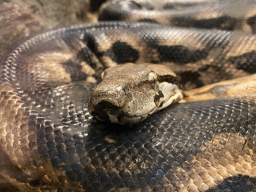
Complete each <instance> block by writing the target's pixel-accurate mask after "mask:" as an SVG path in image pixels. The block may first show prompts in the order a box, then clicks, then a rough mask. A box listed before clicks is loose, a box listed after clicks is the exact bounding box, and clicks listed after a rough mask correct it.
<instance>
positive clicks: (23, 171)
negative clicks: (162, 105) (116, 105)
mask: <svg viewBox="0 0 256 192" xmlns="http://www.w3.org/2000/svg"><path fill="white" fill-rule="evenodd" d="M97 2H99V3H102V1H97ZM202 5H203V4H200V6H202ZM242 5H243V7H241V6H238V8H236V9H234V10H235V11H237V10H239V9H240V10H242V12H243V11H244V12H246V14H245V13H244V15H246V16H245V17H244V18H243V17H242V20H241V21H235V22H234V18H233V17H231V16H230V17H222V16H223V15H221V14H220V15H219V14H217V13H219V12H218V10H217V11H216V12H214V11H209V10H211V9H210V8H209V6H208V8H207V9H203V10H204V11H205V12H206V13H207V14H208V13H213V14H215V15H217V17H218V18H221V17H222V19H223V18H224V20H223V21H224V22H223V23H221V24H219V23H217V25H218V26H220V27H223V28H224V29H230V28H234V23H235V24H237V23H239V25H240V24H241V26H240V27H239V26H235V29H236V27H239V29H245V30H244V31H245V33H244V32H242V33H241V32H239V33H237V32H234V33H233V32H220V31H219V33H218V31H216V30H215V31H214V32H213V31H210V32H209V31H208V32H206V31H200V30H197V29H193V30H190V29H180V28H177V29H174V28H173V29H169V28H168V27H162V26H161V27H159V25H153V24H152V25H150V24H143V23H122V22H121V23H119V22H112V23H100V24H95V25H87V24H85V25H80V26H72V27H70V28H69V27H63V28H57V29H53V30H49V31H47V32H42V33H41V34H36V35H34V36H32V37H30V38H28V39H27V40H24V41H23V42H20V43H19V44H17V45H16V46H13V47H12V48H10V49H9V50H7V51H6V52H5V53H4V54H3V55H1V59H0V62H1V63H0V69H1V73H0V82H1V83H0V85H1V86H0V106H1V107H0V154H1V155H0V160H1V161H0V174H1V175H2V176H3V177H4V178H5V179H6V180H8V181H9V182H10V183H11V184H13V185H15V186H16V187H17V188H18V189H19V190H20V191H54V190H55V191H56V190H59V191H65V190H66V191H164V190H165V191H189V190H193V191H207V190H211V189H212V190H225V189H229V190H230V191H232V190H233V191H238V190H241V189H242V190H244V191H253V190H255V186H256V181H255V174H256V167H255V163H256V161H255V139H254V137H255V135H256V133H255V130H256V129H255V122H256V119H255V115H256V114H255V112H256V111H255V110H256V108H255V106H256V103H255V88H254V84H255V75H251V76H246V77H241V78H238V79H235V80H230V81H223V82H220V83H217V84H212V85H207V86H206V87H202V88H200V89H194V90H191V91H185V92H184V95H185V96H187V97H185V98H184V100H183V101H181V102H180V103H179V104H175V105H173V106H172V107H168V108H166V109H164V110H161V111H159V112H158V113H156V114H153V115H152V116H151V117H149V118H148V119H146V120H145V121H142V122H140V123H138V124H134V125H133V126H130V127H128V126H123V125H115V124H110V123H102V122H98V121H95V120H94V119H93V118H92V116H91V115H90V114H89V112H88V107H87V106H88V97H89V91H88V90H89V89H90V88H91V86H94V85H95V82H96V81H97V80H98V79H99V76H98V75H99V74H100V72H101V71H103V69H104V68H106V67H109V66H113V65H116V64H117V63H115V62H113V61H114V60H117V58H110V56H109V55H104V53H106V52H107V53H109V52H111V51H113V50H115V49H112V50H111V48H113V47H112V46H113V45H114V44H115V43H116V42H117V41H119V42H121V41H122V43H121V45H123V46H124V47H130V49H131V50H135V51H137V52H138V53H139V57H138V59H137V60H136V63H140V62H153V63H161V62H162V59H163V57H161V53H160V52H159V47H161V50H164V51H166V50H168V47H167V48H166V47H164V46H169V45H171V46H172V49H171V50H174V51H176V52H177V54H178V53H181V51H182V50H183V51H184V50H185V51H184V52H186V54H183V55H182V54H181V56H179V57H177V58H176V57H175V58H174V59H173V58H172V59H173V60H175V61H178V62H174V61H171V62H170V61H163V64H166V65H169V66H171V67H175V69H173V70H174V71H175V70H176V72H178V73H180V74H181V75H183V76H186V75H189V74H190V75H191V77H190V78H188V81H187V82H185V83H184V84H185V86H186V83H187V84H188V85H187V87H188V88H187V89H191V88H193V87H195V85H194V84H193V83H194V82H192V81H191V79H193V77H196V75H198V77H199V78H198V79H197V84H196V85H198V84H200V83H201V85H204V84H208V83H215V81H217V80H225V79H229V78H235V77H240V76H245V75H249V74H251V73H250V69H248V67H250V66H249V65H245V69H247V71H246V70H244V69H237V68H236V65H238V66H239V65H241V63H243V60H244V59H248V62H251V64H253V61H254V60H253V54H251V55H250V54H248V53H253V51H255V40H256V39H255V36H254V35H248V34H246V33H247V32H250V31H254V30H253V29H250V27H253V25H254V20H253V18H254V13H253V11H251V12H250V10H251V8H252V10H253V6H254V4H252V5H249V6H248V5H244V4H242ZM248 7H249V8H250V9H248ZM149 8H150V7H148V8H144V11H145V9H149ZM179 8H180V7H179ZM231 8H232V9H231ZM231 8H230V9H227V10H226V12H225V14H227V12H230V11H232V10H233V7H231ZM242 8H243V9H242ZM180 9H181V8H180ZM191 9H192V8H191V7H189V8H186V10H191ZM194 10H201V9H197V8H195V9H194ZM97 11H98V9H96V8H95V7H94V4H92V5H91V12H94V13H95V12H97ZM128 11H130V12H131V13H133V14H134V12H133V11H134V10H128ZM176 12H177V13H178V12H180V11H179V10H178V11H176ZM247 12H248V14H247ZM141 13H143V10H142V12H141ZM193 13H195V16H194V17H192V20H191V21H189V22H187V21H186V22H185V21H183V18H181V19H180V20H178V21H177V19H176V21H175V17H176V14H173V13H172V14H171V15H174V16H175V17H174V18H172V19H171V18H170V19H169V18H168V21H172V22H174V23H178V24H180V23H181V24H182V25H187V24H193V25H195V24H197V20H198V19H199V20H200V22H199V23H201V22H202V21H203V20H207V21H210V19H211V18H213V20H215V19H216V17H213V16H211V15H210V14H209V15H210V18H209V15H206V17H204V15H205V13H204V12H202V11H201V12H200V13H199V12H196V11H194V12H193ZM231 13H232V12H231ZM139 14H140V13H139ZM139 14H138V15H139ZM150 14H151V13H150ZM158 14H159V12H158ZM158 14H152V15H157V18H158V19H155V18H149V19H148V20H152V21H158V22H159V21H161V20H162V21H164V22H167V19H166V17H164V18H163V19H159V15H158ZM225 14H224V16H225ZM184 15H185V17H186V14H184ZM190 15H191V14H190ZM242 16H243V15H242ZM126 17H127V18H129V17H130V16H129V15H126ZM248 17H249V18H248ZM122 18H124V17H122ZM218 18H217V20H218ZM225 18H226V19H225ZM141 19H142V20H145V17H144V18H141ZM244 19H245V20H244ZM219 20H221V19H219ZM229 21H231V24H229ZM150 27H152V28H150ZM127 28H128V29H127ZM169 30H171V31H172V32H170V33H169V35H166V33H164V32H166V31H169ZM143 32H144V34H147V35H148V36H149V37H151V40H152V41H149V40H148V39H147V38H146V36H143V37H142V36H139V33H140V34H142V33H143ZM145 32H148V33H145ZM230 33H231V35H230ZM85 34H88V36H89V37H88V39H86V37H85V36H84V35H85ZM170 34H172V35H173V34H176V35H173V36H171V35H170ZM117 35H118V36H117ZM168 37H171V38H174V37H176V38H175V40H174V39H169V38H168ZM143 38H144V40H143ZM145 39H147V40H148V42H147V41H145ZM149 39H150V38H149ZM95 40H96V41H95ZM97 40H98V41H97ZM153 40H154V41H153ZM135 41H136V42H135ZM141 42H143V44H140V43H141ZM107 43H109V44H107ZM117 45H120V44H117ZM150 45H151V47H150ZM83 49H84V50H83ZM108 50H109V52H108ZM164 51H163V53H164ZM195 51H206V53H205V54H206V55H203V56H201V57H202V58H200V57H195V58H193V56H195V55H194V54H195ZM82 53H84V54H85V55H86V56H88V57H86V58H84V57H85V56H84V55H82ZM189 54H192V57H188V56H187V55H189ZM246 54H248V55H246ZM124 55H125V54H124ZM128 55H129V54H128ZM175 55H176V54H175ZM168 56H170V55H167V56H166V57H167V58H169V57H168ZM166 57H165V58H166ZM169 59H170V58H169ZM237 59H238V60H237ZM195 60H196V61H195ZM233 60H234V61H235V64H234V62H233ZM181 61H183V62H185V61H186V62H185V63H183V64H181ZM192 61H193V62H192ZM198 64H199V66H198ZM183 67H185V69H184V68H183ZM221 69H222V70H221ZM79 70H81V71H80V72H79ZM188 72H190V73H188ZM124 73H125V72H124ZM76 75H77V76H76ZM193 75H194V76H193ZM215 75H218V76H217V77H216V76H215ZM72 77H73V78H72ZM215 77H216V78H215ZM74 79H75V80H79V81H78V82H73V81H74ZM194 80H195V79H193V81H194ZM189 83H191V84H192V85H189ZM191 101H192V102H191Z"/></svg>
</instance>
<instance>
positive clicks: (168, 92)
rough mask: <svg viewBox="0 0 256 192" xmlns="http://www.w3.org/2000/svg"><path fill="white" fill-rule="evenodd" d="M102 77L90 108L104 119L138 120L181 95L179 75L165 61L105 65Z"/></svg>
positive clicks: (92, 95)
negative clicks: (178, 84) (177, 77)
mask: <svg viewBox="0 0 256 192" xmlns="http://www.w3.org/2000/svg"><path fill="white" fill-rule="evenodd" d="M102 77H103V80H102V82H101V83H99V84H98V85H97V86H96V87H94V88H93V90H92V93H91V97H90V101H89V112H90V113H91V114H92V115H93V116H94V117H96V118H97V119H100V120H103V121H110V122H113V123H120V124H133V123H137V122H139V121H142V120H144V119H146V118H147V117H148V116H150V115H151V114H153V113H154V112H156V111H159V110H161V109H163V108H165V107H167V106H169V105H170V104H172V103H175V102H177V101H179V100H180V99H182V93H181V91H180V90H179V88H178V86H177V85H176V84H175V82H176V75H175V73H174V72H173V71H171V70H170V69H169V68H168V67H167V66H165V65H157V64H131V63H128V64H124V65H119V66H116V67H113V68H109V69H106V70H105V71H104V72H103V75H102Z"/></svg>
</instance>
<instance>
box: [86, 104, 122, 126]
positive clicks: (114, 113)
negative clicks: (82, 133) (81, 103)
mask: <svg viewBox="0 0 256 192" xmlns="http://www.w3.org/2000/svg"><path fill="white" fill-rule="evenodd" d="M89 112H90V113H91V115H93V116H94V117H96V118H97V119H99V120H101V121H107V122H113V123H119V120H118V117H119V116H120V115H121V116H123V115H124V114H122V110H121V109H120V107H118V106H116V105H114V104H113V103H111V102H109V101H101V102H99V103H98V104H97V105H95V106H91V105H89Z"/></svg>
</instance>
